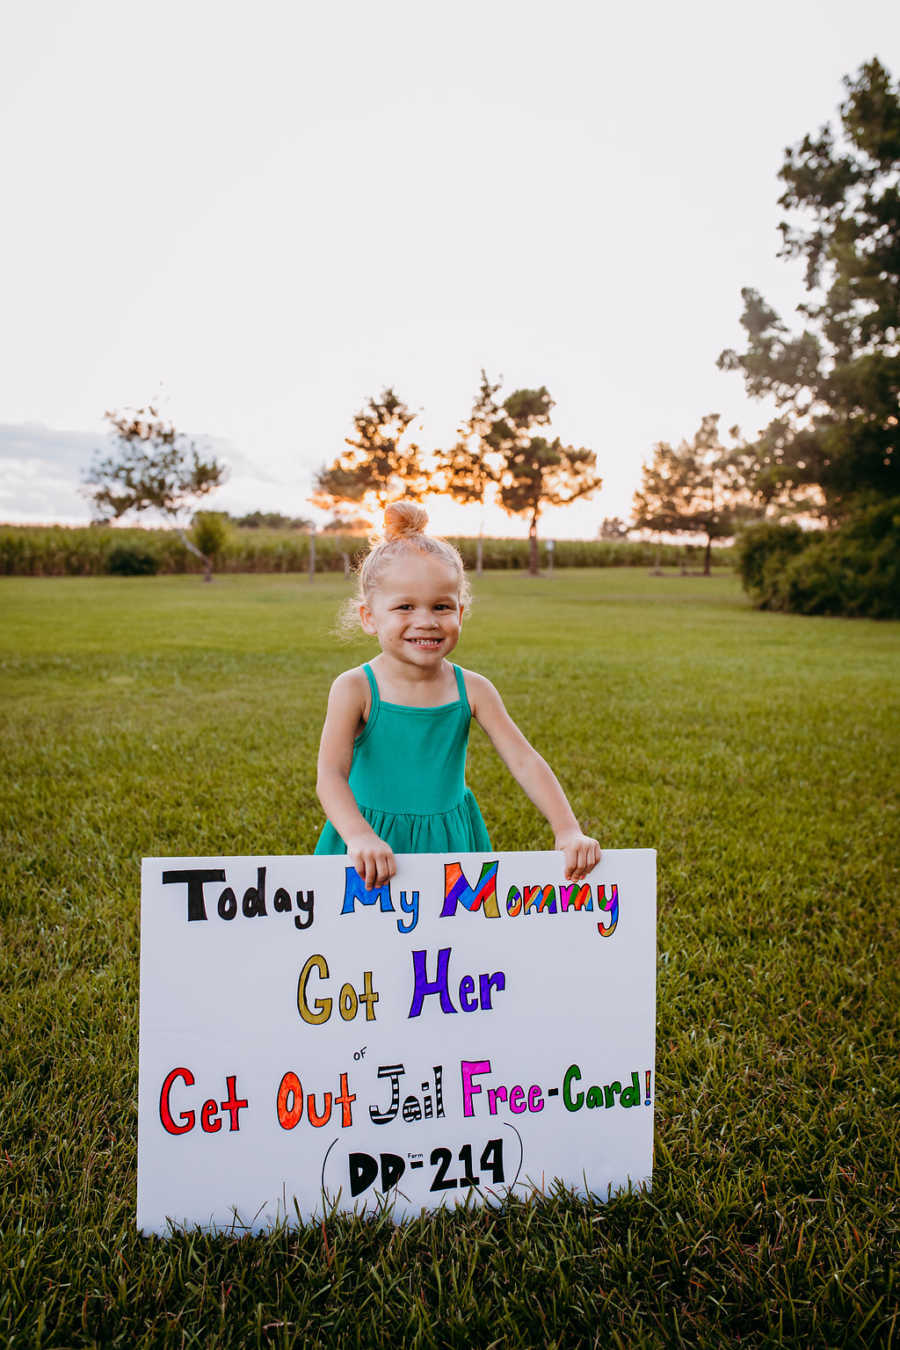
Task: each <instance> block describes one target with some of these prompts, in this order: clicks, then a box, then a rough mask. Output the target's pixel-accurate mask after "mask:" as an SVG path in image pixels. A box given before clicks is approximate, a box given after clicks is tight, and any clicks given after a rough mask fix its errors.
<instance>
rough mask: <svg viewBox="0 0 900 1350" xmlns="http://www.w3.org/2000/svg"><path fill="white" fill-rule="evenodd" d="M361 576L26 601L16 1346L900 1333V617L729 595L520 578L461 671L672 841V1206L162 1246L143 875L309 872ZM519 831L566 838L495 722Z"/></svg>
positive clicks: (1, 784) (9, 719)
mask: <svg viewBox="0 0 900 1350" xmlns="http://www.w3.org/2000/svg"><path fill="white" fill-rule="evenodd" d="M346 593H347V583H346V582H345V581H344V580H343V578H342V577H339V576H332V575H327V576H319V577H317V578H316V580H315V582H314V583H310V582H309V580H308V579H307V578H305V577H303V576H299V575H286V576H240V575H229V576H226V577H222V578H219V579H218V580H217V581H216V582H215V583H214V584H213V585H212V586H205V585H203V584H202V583H201V582H200V581H199V580H198V579H197V578H195V577H191V576H186V577H185V576H182V577H154V578H134V579H130V578H129V579H125V578H122V579H117V578H96V579H81V578H77V579H76V578H72V579H46V580H36V579H27V578H25V579H17V578H9V579H7V578H4V579H2V580H0V614H2V616H3V619H2V625H0V690H2V701H0V717H2V738H3V739H2V754H3V774H2V779H0V794H2V813H0V830H2V837H3V874H2V891H0V1027H2V1040H0V1065H2V1068H0V1073H2V1098H0V1112H2V1115H0V1177H2V1192H0V1195H2V1200H0V1344H3V1345H8V1346H23V1347H24V1346H29V1347H31V1346H90V1345H104V1346H106V1345H121V1346H124V1347H137V1346H157V1345H160V1346H163V1345H164V1346H173V1347H175V1346H179V1347H180V1346H189V1347H194V1346H196V1347H209V1346H234V1347H247V1346H266V1347H269V1346H271V1347H281V1346H304V1347H306V1346H310V1347H318V1346H321V1347H331V1346H343V1345H353V1346H356V1345H362V1346H365V1345H385V1344H394V1345H397V1346H400V1345H409V1346H454V1347H464V1346H472V1345H479V1346H488V1345H496V1346H519V1345H521V1346H536V1345H541V1346H543V1345H553V1346H559V1347H570V1346H581V1345H585V1346H588V1345H597V1346H606V1345H610V1344H612V1345H617V1346H623V1347H624V1346H628V1347H631V1346H636V1345H650V1346H652V1345H677V1344H688V1345H696V1344H703V1345H717V1344H728V1345H734V1344H737V1343H741V1344H749V1345H782V1344H784V1345H815V1346H820V1345H823V1346H824V1345H866V1346H875V1345H889V1344H892V1343H894V1342H895V1341H898V1342H900V1331H898V1328H897V1325H896V1320H897V1305H898V1300H897V1275H896V1268H895V1262H896V1239H897V1208H896V1202H897V1180H898V1176H897V1173H898V1162H897V1158H898V1150H897V1135H898V1124H897V1120H898V1117H897V1077H898V1075H897V1064H898V1045H897V1028H896V1008H897V994H898V988H897V985H898V981H897V964H898V963H897V946H896V940H895V935H896V926H897V905H896V894H897V862H896V858H897V851H898V842H900V840H898V833H900V832H898V829H897V805H898V801H897V790H896V789H897V765H898V762H900V715H898V714H900V681H898V670H900V661H898V658H900V624H896V623H880V624H879V623H873V622H868V621H849V620H839V619H810V618H798V617H791V616H784V615H771V614H762V613H757V612H755V611H753V610H751V609H750V608H749V607H748V605H747V603H746V601H745V599H744V598H743V596H742V594H741V592H740V589H739V587H738V584H737V582H736V581H735V580H734V578H733V577H732V576H730V575H716V576H714V577H713V578H708V579H704V578H694V577H679V576H676V575H672V576H665V577H651V576H647V575H645V574H643V573H637V572H635V571H634V570H633V569H612V568H610V569H597V570H590V571H588V570H585V571H575V570H566V571H558V572H557V574H556V575H555V576H554V577H553V578H539V579H532V578H529V577H527V576H524V575H521V574H519V573H488V574H486V575H485V576H484V578H483V579H481V580H479V581H478V583H477V585H476V603H475V607H474V610H473V613H472V615H471V618H470V619H467V620H466V623H465V625H464V634H463V639H462V642H461V644H460V647H459V649H458V656H459V659H460V661H461V662H462V663H463V664H464V665H467V666H471V667H472V668H474V669H475V670H478V671H481V672H482V673H484V674H486V675H488V676H489V677H490V678H491V679H493V680H494V681H495V683H496V684H497V685H498V687H499V688H500V690H501V692H502V693H503V695H504V698H505V699H506V702H507V705H508V707H509V709H510V711H511V713H512V715H513V716H514V717H515V718H516V720H517V721H518V722H519V724H520V725H521V726H522V728H523V730H524V731H525V732H526V734H527V735H528V736H529V737H530V739H531V740H532V741H533V743H534V744H535V745H536V746H537V747H538V748H539V749H540V750H541V752H542V753H543V754H544V755H545V756H546V758H547V759H548V760H549V761H550V763H551V764H552V765H553V766H554V767H555V768H556V770H557V772H558V774H559V776H560V778H561V779H562V780H563V783H564V785H565V787H566V789H567V791H568V793H569V795H570V798H571V800H572V803H573V805H574V807H575V810H576V813H577V814H578V815H579V816H580V818H581V820H582V824H583V825H584V827H585V828H586V829H588V830H589V831H590V832H592V833H596V834H597V835H598V837H599V838H600V840H601V843H605V844H607V845H608V846H609V847H616V848H638V847H653V848H656V849H657V850H658V854H659V858H658V861H659V938H658V951H659V973H658V985H657V1000H658V1042H657V1063H656V1068H657V1075H656V1161H655V1172H654V1184H653V1191H652V1195H650V1196H631V1197H628V1196H624V1197H620V1198H619V1199H617V1200H615V1201H613V1202H612V1203H611V1204H608V1205H596V1206H591V1205H587V1204H583V1203H581V1202H579V1201H577V1200H575V1199H573V1198H572V1197H570V1196H567V1195H566V1194H557V1195H554V1196H552V1197H550V1198H548V1199H546V1200H544V1201H542V1202H540V1203H531V1204H523V1203H510V1204H508V1205H505V1206H504V1207H503V1208H501V1209H500V1210H497V1211H489V1210H484V1211H473V1212H468V1213H465V1212H461V1213H452V1214H441V1215H437V1216H435V1217H432V1218H425V1219H421V1220H417V1221H415V1222H413V1223H410V1224H407V1225H404V1226H402V1227H400V1228H395V1227H394V1225H393V1224H392V1223H391V1222H390V1221H388V1220H385V1219H380V1220H377V1221H372V1222H361V1221H358V1220H350V1219H333V1220H331V1221H330V1222H329V1223H328V1224H326V1225H325V1226H324V1228H321V1227H311V1228H307V1229H303V1230H299V1231H298V1230H285V1231H281V1232H278V1233H275V1234H273V1235H271V1236H269V1237H266V1238H251V1239H242V1240H233V1239H225V1238H218V1239H214V1238H210V1237H206V1236H202V1235H197V1234H194V1235H189V1236H182V1237H178V1238H175V1239H174V1240H171V1241H166V1242H164V1241H160V1240H156V1239H142V1238H139V1237H138V1235H137V1233H136V1231H135V1227H134V1200H135V1157H136V1141H135V1129H136V1093H137V1026H138V941H139V926H138V902H139V860H140V858H141V857H142V856H143V855H172V854H218V853H221V854H242V853H260V854H263V853H273V854H278V853H304V852H309V851H311V849H312V847H313V845H314V843H315V839H316V836H317V833H318V829H319V827H320V824H321V812H320V809H319V807H318V804H317V802H316V799H315V794H314V790H313V783H314V763H315V751H316V744H317V740H318V733H319V728H320V725H321V719H322V715H323V711H324V704H325V697H326V694H327V690H328V685H329V683H330V681H331V679H332V678H333V676H334V675H335V674H337V672H338V671H340V670H341V669H343V668H345V667H346V666H347V665H350V664H354V663H356V662H357V661H359V660H362V659H365V657H366V655H367V654H370V653H371V652H372V651H373V649H372V648H371V647H369V646H368V645H367V643H366V642H365V641H364V640H360V641H358V642H351V643H350V644H342V643H340V642H338V641H337V640H336V639H335V638H334V637H333V636H332V632H331V628H332V625H333V623H334V618H335V614H336V610H337V607H338V604H339V603H340V600H341V599H342V598H343V597H344V596H345V595H346ZM469 764H470V769H469V781H470V783H471V785H472V787H473V789H474V790H475V793H476V795H477V797H478V798H479V801H480V803H481V806H482V810H483V812H484V815H485V818H486V819H487V821H488V825H489V828H490V829H491V834H492V838H493V841H494V843H495V845H496V846H497V847H498V848H501V849H518V848H544V847H549V846H550V844H551V841H550V839H549V836H548V833H547V829H546V826H545V825H544V824H543V821H542V820H541V818H540V817H539V816H538V815H537V814H536V813H535V811H534V810H533V808H532V807H531V806H530V805H529V803H528V802H527V800H526V799H525V798H524V797H523V796H522V794H521V793H520V792H519V791H518V789H517V788H516V787H515V785H514V784H512V783H511V781H510V780H509V779H508V777H507V776H506V774H505V771H504V770H503V769H502V766H501V765H500V764H499V761H498V760H497V759H496V757H495V756H494V754H493V752H492V751H491V749H490V746H489V745H488V744H487V742H486V741H485V739H484V737H483V736H481V734H480V733H478V732H477V731H476V732H474V733H473V736H472V744H471V751H470V760H469Z"/></svg>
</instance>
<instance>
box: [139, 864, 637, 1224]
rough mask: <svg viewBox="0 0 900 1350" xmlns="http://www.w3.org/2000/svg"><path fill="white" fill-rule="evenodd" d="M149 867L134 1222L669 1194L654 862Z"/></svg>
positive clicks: (262, 1220)
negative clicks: (660, 1099)
mask: <svg viewBox="0 0 900 1350" xmlns="http://www.w3.org/2000/svg"><path fill="white" fill-rule="evenodd" d="M397 862H398V873H397V876H396V877H394V878H393V879H392V880H391V882H390V884H389V886H387V887H384V888H382V889H381V890H373V891H366V890H365V889H364V887H363V884H362V882H361V881H360V879H359V877H358V876H357V874H356V872H355V871H354V869H353V868H352V867H350V866H349V864H348V861H347V859H346V857H318V858H317V857H248V858H148V859H145V860H144V863H143V871H142V908H141V1016H140V1085H139V1106H138V1196H137V1200H138V1204H137V1222H138V1227H139V1228H140V1229H141V1230H142V1231H143V1232H144V1233H161V1234H165V1233H167V1232H170V1231H171V1228H172V1226H173V1225H175V1226H176V1227H182V1226H189V1227H193V1226H196V1225H199V1226H200V1227H202V1228H204V1229H209V1230H213V1231H228V1232H258V1231H262V1230H264V1229H266V1228H267V1227H269V1226H271V1225H272V1224H273V1223H276V1222H279V1221H282V1220H286V1221H287V1222H288V1223H296V1222H298V1221H307V1220H310V1219H313V1218H315V1217H316V1216H321V1215H322V1214H323V1213H324V1212H327V1211H328V1209H329V1208H330V1207H331V1206H332V1205H335V1204H336V1205H337V1206H338V1207H339V1208H340V1209H345V1210H356V1211H357V1212H360V1211H363V1210H364V1209H367V1208H369V1209H371V1208H372V1207H376V1206H380V1205H384V1204H390V1205H391V1206H392V1213H393V1215H394V1217H395V1218H396V1219H398V1220H399V1219H403V1218H406V1217H411V1216H414V1215H417V1214H419V1213H420V1212H421V1210H422V1209H423V1208H426V1209H427V1208H434V1207H435V1206H438V1205H441V1204H461V1203H467V1202H468V1203H478V1202H483V1201H485V1200H487V1201H490V1200H491V1198H494V1197H496V1198H500V1197H502V1196H504V1195H505V1194H506V1193H507V1192H508V1191H510V1190H512V1192H513V1193H514V1194H516V1195H520V1196H524V1195H526V1194H529V1193H530V1192H531V1191H532V1190H534V1189H538V1190H545V1189H547V1188H549V1187H550V1185H551V1184H552V1182H553V1180H554V1179H555V1178H559V1179H561V1180H562V1181H563V1182H565V1183H566V1184H567V1185H568V1186H570V1187H572V1188H573V1189H575V1190H577V1191H579V1192H581V1193H591V1194H593V1195H595V1196H599V1197H600V1198H601V1199H605V1198H606V1197H607V1196H608V1195H609V1193H610V1191H616V1190H619V1189H621V1188H623V1187H626V1186H628V1185H629V1184H631V1185H633V1186H639V1185H645V1184H649V1182H650V1175H651V1169H652V1141H653V1100H654V1024H655V968H656V951H655V930H656V882H655V864H656V855H655V853H654V852H653V851H652V850H620V851H616V850H610V851H608V852H606V853H605V854H604V856H603V860H602V862H601V863H600V865H599V866H598V867H597V868H595V869H594V872H593V873H592V874H591V876H590V877H589V878H588V879H587V881H585V882H583V883H581V884H578V883H572V884H566V883H565V881H564V878H563V871H562V855H561V854H559V853H555V852H547V853H500V854H492V855H490V856H489V855H486V854H485V855H482V854H462V855H456V856H450V855H446V856H445V855H439V854H423V855H401V856H399V857H398V859H397Z"/></svg>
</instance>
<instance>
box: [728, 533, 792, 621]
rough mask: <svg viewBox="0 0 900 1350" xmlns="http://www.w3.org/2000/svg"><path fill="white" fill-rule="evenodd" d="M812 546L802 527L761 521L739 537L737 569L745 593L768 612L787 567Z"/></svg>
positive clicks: (736, 546) (736, 553) (736, 550)
mask: <svg viewBox="0 0 900 1350" xmlns="http://www.w3.org/2000/svg"><path fill="white" fill-rule="evenodd" d="M808 542H809V535H807V534H804V532H803V531H802V530H801V528H800V526H799V525H796V524H793V523H792V524H789V525H776V524H774V523H773V522H772V521H760V522H759V523H758V524H756V525H750V526H748V527H747V529H746V530H742V531H741V533H740V534H739V535H738V539H737V543H736V544H735V565H736V567H737V570H738V574H739V576H740V578H741V582H742V583H743V586H744V590H745V591H746V592H747V593H748V595H749V596H750V597H751V599H752V600H753V601H754V603H755V604H756V605H757V606H758V607H759V608H760V609H768V608H769V607H770V606H769V603H768V601H769V598H770V589H771V586H772V584H773V579H774V578H776V577H777V576H778V575H779V574H780V572H781V571H782V569H783V568H784V565H785V563H786V562H787V561H788V559H789V558H791V557H792V556H793V555H794V554H795V553H799V552H800V551H801V550H802V549H804V548H805V547H806V545H807V544H808Z"/></svg>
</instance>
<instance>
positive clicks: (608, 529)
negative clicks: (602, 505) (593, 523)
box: [597, 516, 630, 539]
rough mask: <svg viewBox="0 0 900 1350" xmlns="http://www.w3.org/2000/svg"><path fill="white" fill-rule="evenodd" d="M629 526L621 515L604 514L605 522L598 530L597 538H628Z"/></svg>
mask: <svg viewBox="0 0 900 1350" xmlns="http://www.w3.org/2000/svg"><path fill="white" fill-rule="evenodd" d="M629 528H630V527H629V526H628V525H626V524H625V521H624V520H622V518H621V516H604V518H603V523H602V524H601V526H600V528H599V529H598V531H597V538H598V539H627V538H628V531H629Z"/></svg>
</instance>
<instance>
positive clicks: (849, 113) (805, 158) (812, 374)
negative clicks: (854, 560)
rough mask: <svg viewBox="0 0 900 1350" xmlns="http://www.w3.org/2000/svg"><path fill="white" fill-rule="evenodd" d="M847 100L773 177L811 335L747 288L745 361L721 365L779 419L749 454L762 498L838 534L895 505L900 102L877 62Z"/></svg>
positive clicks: (850, 86) (724, 358) (728, 357)
mask: <svg viewBox="0 0 900 1350" xmlns="http://www.w3.org/2000/svg"><path fill="white" fill-rule="evenodd" d="M844 86H845V88H846V90H847V98H846V100H845V102H844V103H842V104H841V106H840V108H839V125H838V127H837V130H836V131H835V130H833V129H832V128H831V127H830V126H829V125H825V126H824V127H822V128H821V130H820V131H819V133H818V135H816V136H809V135H807V136H805V137H804V138H803V140H802V141H801V142H800V143H799V145H796V146H794V147H789V148H788V149H787V150H786V151H785V156H784V163H783V164H782V167H781V170H780V174H779V177H780V178H781V180H782V182H783V183H784V184H785V185H786V186H785V191H784V192H783V194H782V195H781V197H780V198H779V205H780V206H781V207H783V208H784V209H785V211H787V212H789V213H791V214H790V217H789V218H788V219H785V220H784V221H782V223H781V225H780V227H779V228H780V231H781V236H782V247H781V250H780V252H779V256H780V257H784V258H788V259H797V258H802V259H804V260H805V263H806V273H805V286H806V290H807V292H808V294H809V297H810V298H809V300H808V301H807V302H806V303H805V304H802V305H800V306H798V312H799V313H800V314H801V315H802V316H803V317H804V319H805V320H806V326H805V327H804V328H803V331H802V332H800V333H799V334H792V333H791V332H790V331H789V329H788V327H787V325H786V324H785V323H784V322H783V321H782V320H781V319H780V318H779V316H778V314H777V313H776V312H775V310H773V309H772V308H771V307H770V306H769V305H768V304H767V303H766V302H765V300H764V299H763V297H762V296H761V295H759V293H758V292H757V291H755V290H752V289H749V288H746V289H744V290H743V291H742V292H741V294H742V297H743V300H744V313H743V316H742V319H741V323H742V325H743V327H744V329H745V331H746V334H747V348H746V350H745V351H744V352H742V353H737V352H735V351H733V350H727V351H724V352H722V354H721V355H720V357H719V366H720V368H721V369H723V370H737V371H740V372H741V373H742V374H743V377H744V381H745V384H746V387H747V391H748V393H749V394H750V395H751V396H752V397H756V398H760V397H763V396H765V395H771V396H772V397H773V398H774V399H775V402H776V405H777V407H778V409H779V416H778V417H777V418H776V420H775V421H773V422H772V423H771V424H770V425H769V427H767V428H766V430H765V431H764V432H763V434H762V435H761V436H760V438H759V440H758V441H757V443H756V445H755V447H754V449H755V452H756V454H755V473H756V477H757V481H758V483H759V485H760V487H761V489H762V490H764V491H766V492H768V493H769V494H770V496H771V497H773V498H777V497H778V496H779V495H780V496H782V497H786V498H788V499H791V500H794V501H795V503H797V504H798V505H799V506H801V507H802V508H804V509H808V508H809V506H810V504H811V503H812V504H814V505H815V506H816V507H817V509H818V510H819V512H820V513H821V514H822V515H824V516H825V518H826V519H827V520H829V521H832V522H833V521H836V520H838V519H840V518H841V517H843V516H845V515H847V514H848V513H850V512H852V511H853V510H854V509H855V508H856V506H857V505H859V504H860V502H862V501H864V500H865V499H867V498H873V497H874V498H879V499H880V498H883V497H887V496H896V495H898V494H900V454H898V452H897V444H898V398H900V181H898V170H900V89H898V87H897V86H892V85H891V79H890V75H889V74H888V72H887V70H885V68H884V67H883V66H882V65H881V63H880V62H879V61H878V60H872V61H870V62H868V63H867V64H866V65H863V66H861V67H860V69H859V71H858V72H857V75H856V77H855V79H854V78H851V77H849V76H846V77H845V78H844ZM798 499H799V501H798Z"/></svg>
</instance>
